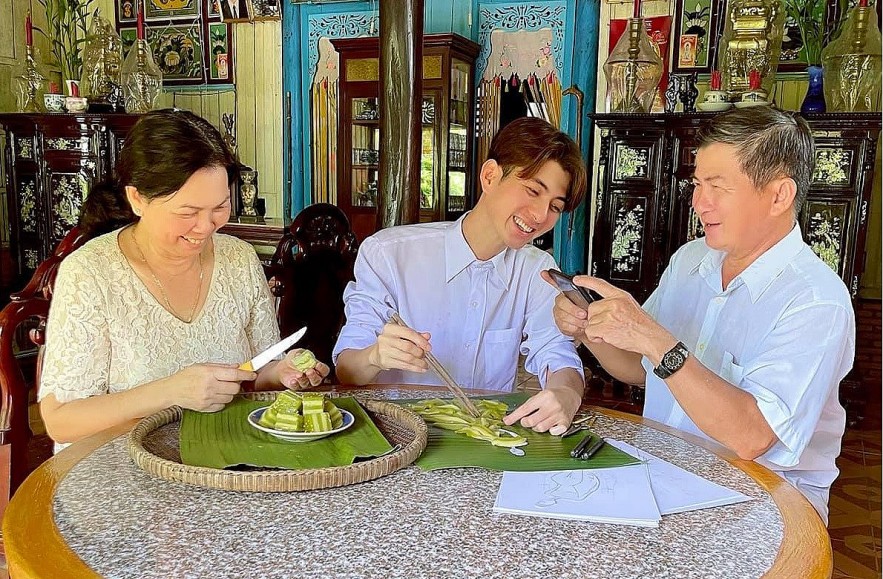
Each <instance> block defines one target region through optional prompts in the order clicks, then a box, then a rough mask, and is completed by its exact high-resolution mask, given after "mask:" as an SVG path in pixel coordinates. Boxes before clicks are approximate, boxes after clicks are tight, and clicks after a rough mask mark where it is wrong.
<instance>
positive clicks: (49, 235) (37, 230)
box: [0, 114, 138, 289]
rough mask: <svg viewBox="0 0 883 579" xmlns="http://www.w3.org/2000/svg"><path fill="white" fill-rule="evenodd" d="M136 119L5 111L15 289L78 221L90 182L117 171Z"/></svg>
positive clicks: (2, 117)
mask: <svg viewBox="0 0 883 579" xmlns="http://www.w3.org/2000/svg"><path fill="white" fill-rule="evenodd" d="M137 120H138V115H127V114H106V115H104V114H2V115H0V125H2V127H3V129H4V132H5V137H6V148H5V155H6V163H5V165H6V202H7V215H8V216H9V228H10V234H11V237H10V246H11V247H10V249H11V252H12V259H13V261H14V264H15V266H14V267H15V272H14V273H15V275H14V281H13V283H12V286H13V288H16V289H17V288H20V287H22V286H23V285H24V284H25V283H26V282H27V280H28V279H29V278H30V276H31V274H32V273H33V272H34V269H36V267H37V264H39V263H40V262H41V261H43V260H44V259H46V257H48V256H49V255H51V254H52V251H53V250H54V249H55V246H56V245H57V244H58V242H59V241H61V240H62V238H64V236H65V235H66V234H67V233H68V232H69V231H70V230H71V228H72V227H73V226H74V225H76V223H77V218H78V217H79V214H80V207H81V205H82V203H83V199H85V197H86V194H87V193H88V191H89V189H90V188H91V186H92V184H93V183H95V182H97V181H100V180H103V179H106V178H108V177H109V176H110V175H111V174H112V171H113V167H114V165H115V163H116V159H117V155H118V154H119V150H120V147H121V146H122V142H123V139H124V138H125V136H126V133H128V131H129V129H130V128H131V127H132V125H133V124H135V121H137Z"/></svg>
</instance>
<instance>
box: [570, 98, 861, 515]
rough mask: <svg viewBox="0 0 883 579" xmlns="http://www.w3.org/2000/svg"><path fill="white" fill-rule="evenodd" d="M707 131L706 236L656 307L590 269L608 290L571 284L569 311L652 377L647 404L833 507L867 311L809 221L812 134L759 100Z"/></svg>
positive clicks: (622, 361)
mask: <svg viewBox="0 0 883 579" xmlns="http://www.w3.org/2000/svg"><path fill="white" fill-rule="evenodd" d="M698 138H699V150H698V151H697V153H696V172H695V174H694V176H693V185H694V187H695V189H694V192H693V209H694V210H695V211H696V214H697V216H698V217H699V219H700V220H701V221H702V225H703V227H704V229H705V237H704V238H703V239H697V240H695V241H692V242H690V243H688V244H686V245H684V246H683V247H681V248H680V249H679V250H678V251H677V252H676V253H675V254H674V256H673V257H672V259H671V262H670V263H669V265H668V268H667V269H666V270H665V272H664V273H663V275H662V279H661V280H660V282H659V287H658V288H657V289H656V291H655V292H654V293H653V295H651V296H650V298H649V299H648V300H647V302H646V303H645V304H644V307H643V309H642V308H641V306H640V305H638V304H637V303H636V302H635V300H634V299H633V298H632V297H631V296H630V295H629V294H628V293H626V292H624V291H622V290H620V289H617V288H615V287H613V286H612V285H610V284H609V283H607V282H605V281H602V280H600V279H596V278H591V277H578V278H577V279H576V280H575V281H576V282H577V283H578V284H580V285H582V286H584V287H586V288H589V289H592V290H595V291H597V292H598V293H600V294H601V296H603V298H604V299H602V300H598V301H596V302H594V303H592V304H591V305H590V306H589V307H588V308H587V309H581V308H579V307H577V306H575V305H573V304H572V303H570V302H569V301H568V300H567V299H566V298H565V297H564V296H563V295H562V296H559V297H558V298H557V300H556V302H555V308H554V313H555V320H556V323H557V324H558V326H559V328H560V329H561V330H562V331H563V332H564V333H565V334H567V335H570V336H573V337H577V338H578V339H579V340H580V341H581V342H582V343H583V344H585V345H586V346H587V347H588V348H589V349H590V350H591V351H592V353H593V354H594V355H595V356H596V357H597V358H598V360H599V361H600V362H601V364H602V365H603V366H604V368H605V369H606V370H607V371H609V372H610V373H611V374H612V375H613V376H614V377H616V378H618V379H620V380H622V381H624V382H628V383H631V384H643V383H646V387H647V392H646V402H645V407H644V415H645V416H647V417H648V418H652V419H654V420H658V421H660V422H664V423H665V424H668V425H671V426H674V427H676V428H679V429H681V430H685V431H687V432H691V433H695V434H700V435H703V436H706V437H709V438H713V439H715V440H717V441H718V442H720V443H722V444H724V445H725V446H727V447H729V448H730V449H732V450H733V451H735V452H736V454H738V455H739V456H740V457H741V458H744V459H748V460H757V461H758V462H759V463H761V464H763V465H765V466H767V467H769V468H770V469H772V470H773V471H775V472H777V473H778V474H779V475H780V476H782V477H783V478H785V479H786V480H788V481H789V482H790V483H791V484H793V485H794V486H795V487H797V488H798V489H799V490H800V491H801V492H802V493H803V494H804V495H805V496H806V498H807V499H809V501H810V502H811V503H812V504H813V506H814V507H815V508H816V510H817V511H818V512H819V515H820V516H821V517H822V519H823V520H825V521H827V513H828V492H829V489H830V486H831V483H832V482H833V481H834V479H835V478H837V474H838V470H837V467H836V465H835V462H834V461H835V459H836V458H837V456H838V454H840V439H841V438H842V436H843V430H844V427H845V418H846V415H845V412H844V410H843V408H842V407H841V406H840V403H839V402H838V398H837V394H838V384H839V382H840V380H841V379H842V378H843V377H844V376H845V375H846V373H847V372H848V371H849V370H850V368H851V367H852V362H853V357H854V353H855V318H854V314H853V310H852V306H851V303H850V298H849V292H848V291H847V289H846V287H845V286H844V284H843V282H842V281H841V280H840V278H839V277H838V276H837V274H836V273H834V272H833V271H832V270H831V268H829V267H828V266H827V265H825V263H824V262H822V261H821V260H820V259H819V258H818V257H817V256H816V255H815V254H814V253H813V251H812V249H811V248H810V247H809V246H808V245H807V244H806V243H804V241H803V238H802V237H801V234H800V228H799V226H798V225H797V223H796V217H797V214H798V212H799V211H800V208H801V206H802V204H803V202H804V201H805V199H806V193H807V189H808V188H809V183H810V178H811V175H812V170H813V165H814V160H815V150H814V144H813V140H812V135H811V133H810V130H809V127H808V126H807V124H806V122H805V121H803V120H802V119H800V118H799V117H795V116H792V115H790V114H788V113H784V112H781V111H777V110H774V109H770V108H766V107H756V108H751V109H741V110H736V111H733V112H730V113H725V114H722V115H719V116H717V117H715V118H714V119H713V120H711V121H710V123H709V124H708V125H707V126H705V127H703V129H702V130H701V131H700V133H699V135H698Z"/></svg>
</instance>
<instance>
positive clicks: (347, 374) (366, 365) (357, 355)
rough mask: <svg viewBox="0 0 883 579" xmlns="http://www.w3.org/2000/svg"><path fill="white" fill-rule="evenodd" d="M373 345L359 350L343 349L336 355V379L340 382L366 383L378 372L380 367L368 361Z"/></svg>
mask: <svg viewBox="0 0 883 579" xmlns="http://www.w3.org/2000/svg"><path fill="white" fill-rule="evenodd" d="M374 347H375V346H368V347H367V348H362V349H361V350H356V349H353V350H344V351H343V352H341V353H340V354H339V355H338V356H337V366H336V372H337V379H338V380H339V381H340V383H341V384H355V385H357V386H361V385H362V384H368V383H370V382H372V381H373V380H374V378H376V377H377V374H379V373H380V370H381V369H380V368H379V367H378V366H375V365H373V364H372V363H371V361H370V355H371V351H372V349H373V348H374Z"/></svg>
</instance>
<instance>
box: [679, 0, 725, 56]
mask: <svg viewBox="0 0 883 579" xmlns="http://www.w3.org/2000/svg"><path fill="white" fill-rule="evenodd" d="M722 11H723V2H722V1H721V0H677V1H676V3H675V27H674V34H672V36H673V42H672V50H673V58H672V70H673V71H674V72H711V71H712V69H714V66H715V55H716V54H717V42H718V38H719V37H720V33H721V29H722V28H723V26H722V25H723V14H722Z"/></svg>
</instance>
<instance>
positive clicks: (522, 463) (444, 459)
mask: <svg viewBox="0 0 883 579" xmlns="http://www.w3.org/2000/svg"><path fill="white" fill-rule="evenodd" d="M529 397H530V395H528V394H524V393H516V394H504V395H502V396H482V397H481V398H486V399H488V400H501V401H503V402H505V403H506V404H508V405H509V410H510V411H511V410H514V409H515V408H516V407H517V406H518V405H520V404H522V403H523V402H524V401H526V400H527V399H528V398H529ZM395 402H396V403H398V404H402V405H403V406H407V405H408V404H409V403H412V402H417V400H396V401H395ZM427 424H428V423H427ZM505 428H506V429H507V430H511V431H513V432H517V433H518V434H520V435H522V436H524V437H525V438H527V445H526V446H522V447H520V448H521V450H523V451H524V456H515V455H513V454H512V453H510V452H509V449H508V448H502V447H498V446H492V445H491V444H490V443H489V442H485V441H483V440H477V439H474V438H469V437H468V436H466V435H463V434H457V433H456V432H453V431H451V430H445V429H443V428H438V427H436V426H430V427H429V437H428V440H427V444H426V450H424V451H423V454H422V455H420V457H419V458H418V459H417V461H416V462H415V463H414V464H416V465H417V466H419V467H420V468H421V469H423V470H426V471H430V470H438V469H443V468H460V467H477V468H485V469H488V470H500V471H518V472H534V471H546V470H577V469H594V468H610V467H615V466H626V465H630V464H637V463H639V462H640V461H639V460H638V459H637V458H635V457H633V456H631V455H629V454H627V453H625V452H622V451H621V450H619V449H617V448H614V447H612V446H611V445H609V444H605V445H604V446H603V447H601V450H599V451H598V452H597V453H596V454H595V455H594V456H593V457H592V458H591V459H589V460H579V459H576V458H571V457H570V451H571V450H573V448H574V447H575V446H576V445H577V444H579V442H580V441H581V440H582V439H583V438H584V437H585V436H586V435H587V434H588V433H589V431H588V430H581V431H580V432H579V433H577V434H574V435H572V436H568V437H567V438H561V437H558V436H552V435H551V434H549V433H538V432H534V431H533V430H530V429H528V428H522V427H521V426H517V425H514V426H507V427H505Z"/></svg>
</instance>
